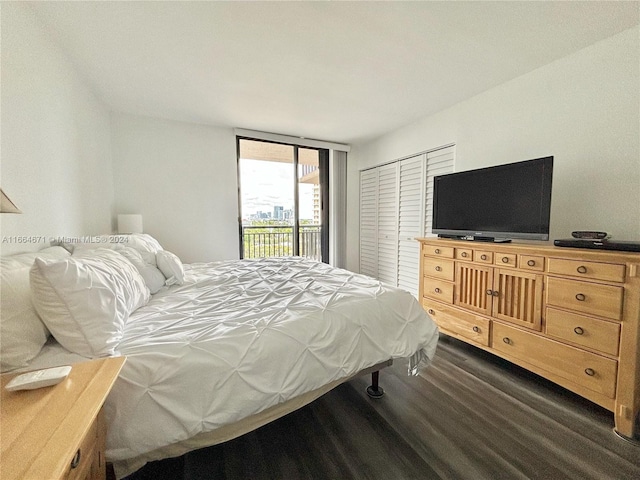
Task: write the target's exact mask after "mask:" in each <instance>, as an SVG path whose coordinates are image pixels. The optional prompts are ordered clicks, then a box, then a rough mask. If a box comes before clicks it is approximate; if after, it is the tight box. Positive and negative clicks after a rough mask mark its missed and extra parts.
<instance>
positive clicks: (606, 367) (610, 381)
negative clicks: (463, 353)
mask: <svg viewBox="0 0 640 480" xmlns="http://www.w3.org/2000/svg"><path fill="white" fill-rule="evenodd" d="M491 344H492V346H493V348H494V349H495V350H497V351H500V352H503V353H505V354H507V355H509V356H511V357H515V358H518V359H520V360H522V361H524V362H526V363H529V364H531V365H535V366H537V367H539V368H541V369H543V370H546V371H548V372H551V373H553V374H555V375H557V376H559V377H561V378H564V379H566V380H568V381H570V382H573V383H577V384H578V385H581V386H583V387H585V388H588V389H589V390H592V391H594V392H598V393H600V394H602V395H604V396H606V397H608V398H615V391H616V374H617V370H618V362H616V361H615V360H612V359H610V358H606V357H603V356H600V355H597V354H595V353H590V352H586V351H584V350H581V349H579V348H575V347H571V346H569V345H563V344H561V343H558V342H556V341H554V340H550V339H547V338H544V337H540V336H538V335H534V334H531V333H528V332H524V331H522V330H518V329H516V328H512V327H508V326H506V325H502V324H499V323H497V322H494V323H493V333H492V336H491Z"/></svg>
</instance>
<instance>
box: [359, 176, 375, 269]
mask: <svg viewBox="0 0 640 480" xmlns="http://www.w3.org/2000/svg"><path fill="white" fill-rule="evenodd" d="M360 273H362V274H364V275H369V276H371V277H376V278H377V277H378V169H377V168H374V169H371V170H365V171H364V172H360Z"/></svg>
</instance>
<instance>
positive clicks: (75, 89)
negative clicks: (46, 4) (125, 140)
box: [0, 2, 113, 254]
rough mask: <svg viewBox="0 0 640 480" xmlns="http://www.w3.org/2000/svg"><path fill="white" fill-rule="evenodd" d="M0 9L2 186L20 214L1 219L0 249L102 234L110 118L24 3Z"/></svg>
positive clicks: (107, 211)
mask: <svg viewBox="0 0 640 480" xmlns="http://www.w3.org/2000/svg"><path fill="white" fill-rule="evenodd" d="M0 8H1V10H0V12H1V16H2V20H1V21H2V43H1V47H2V55H1V58H2V91H1V97H0V98H1V100H0V106H1V111H2V113H1V129H2V131H1V137H0V145H1V154H2V157H1V158H2V160H1V164H0V167H1V174H2V176H1V185H2V189H3V190H4V191H5V193H7V194H8V195H9V197H10V198H11V199H12V200H13V201H14V203H16V205H17V206H18V207H19V208H20V209H21V210H22V212H23V214H22V215H14V214H1V215H0V226H1V235H2V239H3V242H2V244H1V245H0V249H1V252H2V253H3V254H5V253H13V252H18V251H26V250H38V249H40V248H42V247H44V246H46V244H45V242H44V241H40V237H43V238H44V239H46V240H47V241H48V238H49V237H50V236H59V235H64V236H75V235H81V234H99V233H104V232H108V231H110V227H111V208H112V203H113V187H112V182H111V180H110V179H111V150H110V133H109V114H108V112H107V110H106V109H105V107H104V106H103V104H102V103H101V102H100V100H99V99H98V98H96V96H95V95H94V93H93V92H92V90H91V89H90V88H89V87H88V86H87V84H86V83H85V81H84V80H83V78H81V77H80V76H79V75H78V74H77V73H76V71H75V70H74V68H73V66H72V65H71V64H70V62H69V61H68V59H67V57H66V56H65V54H64V53H63V51H62V50H61V49H60V48H58V46H57V45H56V44H55V43H53V42H52V41H51V39H50V38H49V37H48V35H47V34H46V33H44V30H43V29H42V28H41V27H40V26H39V24H38V23H37V20H36V19H35V18H34V17H33V15H32V13H31V11H30V10H29V8H28V6H26V5H24V4H20V3H19V2H13V3H2V5H1V6H0ZM14 236H21V237H22V236H35V237H37V238H36V239H35V240H36V241H32V242H29V243H26V244H23V243H12V237H14Z"/></svg>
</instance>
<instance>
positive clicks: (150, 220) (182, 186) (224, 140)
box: [111, 113, 239, 263]
mask: <svg viewBox="0 0 640 480" xmlns="http://www.w3.org/2000/svg"><path fill="white" fill-rule="evenodd" d="M111 131H112V148H113V172H114V174H113V178H114V188H115V197H116V214H117V213H140V214H142V215H143V222H144V230H145V232H146V233H149V234H151V235H153V236H154V237H156V238H157V239H158V241H159V242H160V243H161V244H162V246H163V247H164V248H165V249H166V250H169V251H172V252H173V253H175V254H176V255H178V256H179V257H180V258H181V259H182V261H183V262H185V263H191V262H202V261H212V260H222V259H234V258H238V257H239V244H238V194H237V192H238V187H237V184H238V182H237V167H236V165H237V162H236V144H235V135H234V133H233V130H232V129H231V128H216V127H210V126H204V125H196V124H189V123H182V122H174V121H168V120H160V119H152V118H148V117H141V116H133V115H128V114H120V113H113V114H112V122H111ZM114 228H115V224H114Z"/></svg>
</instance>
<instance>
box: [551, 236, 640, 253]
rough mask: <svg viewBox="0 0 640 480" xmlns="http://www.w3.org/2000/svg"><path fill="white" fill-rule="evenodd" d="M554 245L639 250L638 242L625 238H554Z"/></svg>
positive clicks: (639, 243)
mask: <svg viewBox="0 0 640 480" xmlns="http://www.w3.org/2000/svg"><path fill="white" fill-rule="evenodd" d="M553 244H554V245H555V246H556V247H570V248H591V249H596V250H616V251H621V252H640V242H631V241H626V240H614V241H612V240H606V239H602V240H599V239H584V238H580V239H577V238H568V239H559V240H554V241H553Z"/></svg>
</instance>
